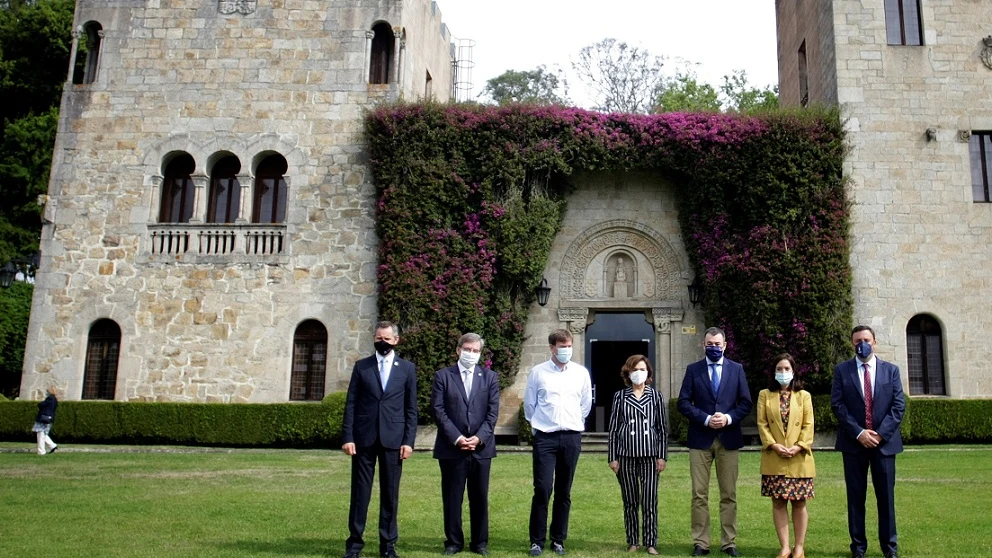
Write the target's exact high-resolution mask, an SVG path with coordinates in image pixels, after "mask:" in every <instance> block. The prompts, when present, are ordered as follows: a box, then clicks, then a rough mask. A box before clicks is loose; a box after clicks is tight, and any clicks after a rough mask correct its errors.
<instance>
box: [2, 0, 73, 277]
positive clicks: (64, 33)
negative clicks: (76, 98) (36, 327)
mask: <svg viewBox="0 0 992 558" xmlns="http://www.w3.org/2000/svg"><path fill="white" fill-rule="evenodd" d="M73 9H74V3H73V0H30V1H29V0H0V99H3V102H2V103H0V149H2V151H0V199H2V200H3V203H2V204H0V265H2V264H3V262H6V261H8V260H10V259H12V258H14V257H18V256H21V257H24V256H27V255H29V254H31V253H33V252H36V251H37V250H38V237H39V231H40V229H41V223H40V221H39V214H40V211H41V207H40V206H38V204H37V203H36V200H37V198H38V195H39V194H43V193H45V192H46V191H47V189H48V175H49V170H50V168H51V161H52V149H53V147H54V145H55V131H56V128H57V124H58V107H59V103H60V101H61V95H62V86H63V84H64V83H65V81H66V73H67V71H68V67H69V51H70V47H71V45H72V18H73Z"/></svg>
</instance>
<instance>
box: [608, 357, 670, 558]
mask: <svg viewBox="0 0 992 558" xmlns="http://www.w3.org/2000/svg"><path fill="white" fill-rule="evenodd" d="M620 375H621V376H622V377H623V382H624V384H625V385H626V386H627V387H626V388H625V389H622V390H620V391H618V392H616V393H615V394H613V409H612V411H611V412H610V450H609V458H608V459H609V463H610V468H611V469H613V472H614V473H616V474H617V480H618V481H620V495H621V496H622V497H623V524H624V528H625V529H626V531H627V544H628V545H629V546H628V547H627V552H634V551H636V550H637V549H638V548H639V546H638V544H639V542H640V541H639V540H638V527H639V526H643V535H644V538H643V541H644V546H646V547H647V549H648V554H655V555H656V554H658V551H657V550H656V549H655V546H656V545H657V544H658V475H659V473H661V472H662V471H664V470H665V462H666V460H667V459H668V425H667V424H666V423H665V398H664V397H663V396H662V394H661V392H659V391H658V390H656V389H654V388H652V387H651V386H650V385H649V384H650V383H651V380H652V379H653V378H654V371H653V370H652V369H651V363H650V362H649V361H648V359H647V357H645V356H643V355H634V356H632V357H630V358H628V359H627V362H626V364H624V365H623V369H621V370H620ZM638 508H640V510H641V515H642V516H643V517H642V518H639V517H638ZM641 519H642V521H640V525H639V520H641Z"/></svg>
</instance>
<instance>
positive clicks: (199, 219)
mask: <svg viewBox="0 0 992 558" xmlns="http://www.w3.org/2000/svg"><path fill="white" fill-rule="evenodd" d="M190 178H191V179H193V216H192V217H190V219H189V222H190V223H192V224H201V223H203V220H204V218H205V217H206V215H207V196H208V195H209V194H208V193H207V184H208V183H209V182H210V177H208V176H207V175H205V174H194V175H192V176H191V177H190Z"/></svg>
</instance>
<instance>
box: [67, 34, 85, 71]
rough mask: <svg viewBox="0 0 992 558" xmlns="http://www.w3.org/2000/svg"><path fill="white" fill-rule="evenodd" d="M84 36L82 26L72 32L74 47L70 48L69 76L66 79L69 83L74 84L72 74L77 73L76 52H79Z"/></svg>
mask: <svg viewBox="0 0 992 558" xmlns="http://www.w3.org/2000/svg"><path fill="white" fill-rule="evenodd" d="M82 34H83V26H82V25H79V26H77V27H76V28H75V29H73V30H72V46H70V47H69V76H68V77H67V78H66V79H65V81H66V82H68V83H72V74H73V73H75V71H76V52H77V51H78V50H79V37H81V36H82Z"/></svg>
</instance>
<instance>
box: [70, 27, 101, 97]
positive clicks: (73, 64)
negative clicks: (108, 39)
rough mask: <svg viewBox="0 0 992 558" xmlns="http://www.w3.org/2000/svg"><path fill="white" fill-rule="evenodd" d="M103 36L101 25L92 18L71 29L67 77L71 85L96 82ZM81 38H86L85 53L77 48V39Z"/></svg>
mask: <svg viewBox="0 0 992 558" xmlns="http://www.w3.org/2000/svg"><path fill="white" fill-rule="evenodd" d="M104 36H105V33H104V30H103V25H101V24H100V22H99V21H96V20H92V19H91V20H89V21H87V22H86V23H84V24H82V25H80V26H78V27H76V29H74V30H73V32H72V45H71V46H70V55H69V78H68V80H69V81H70V82H71V83H72V84H73V85H92V84H94V83H96V78H97V75H98V74H99V71H100V60H101V58H102V50H103V39H104ZM82 38H85V39H86V42H85V45H86V52H85V53H84V52H82V51H81V49H80V48H79V46H80V45H79V40H80V39H82ZM84 56H85V57H84Z"/></svg>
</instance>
